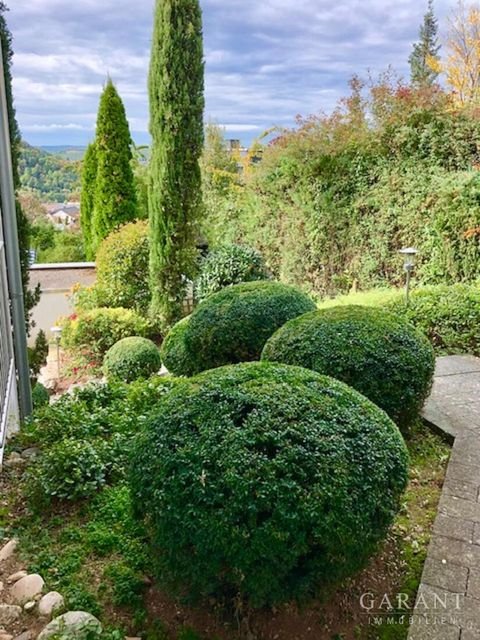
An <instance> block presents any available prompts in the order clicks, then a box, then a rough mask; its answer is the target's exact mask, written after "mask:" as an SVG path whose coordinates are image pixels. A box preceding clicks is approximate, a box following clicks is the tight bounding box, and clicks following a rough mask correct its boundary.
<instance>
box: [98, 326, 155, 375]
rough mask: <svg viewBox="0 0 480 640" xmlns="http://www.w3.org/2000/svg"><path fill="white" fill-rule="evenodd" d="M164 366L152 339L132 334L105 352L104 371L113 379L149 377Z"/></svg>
mask: <svg viewBox="0 0 480 640" xmlns="http://www.w3.org/2000/svg"><path fill="white" fill-rule="evenodd" d="M161 366H162V360H161V358H160V352H159V350H158V348H157V346H156V345H155V343H153V342H152V341H151V340H147V338H139V337H138V336H132V337H131V338H123V340H119V341H118V342H116V343H115V344H114V345H113V347H111V348H110V349H109V350H108V351H107V353H106V354H105V359H104V361H103V373H104V375H105V376H106V377H107V378H109V379H111V378H116V379H118V380H123V381H124V382H132V381H133V380H138V379H139V378H148V377H150V376H151V375H152V374H154V373H157V372H158V370H159V369H160V367H161Z"/></svg>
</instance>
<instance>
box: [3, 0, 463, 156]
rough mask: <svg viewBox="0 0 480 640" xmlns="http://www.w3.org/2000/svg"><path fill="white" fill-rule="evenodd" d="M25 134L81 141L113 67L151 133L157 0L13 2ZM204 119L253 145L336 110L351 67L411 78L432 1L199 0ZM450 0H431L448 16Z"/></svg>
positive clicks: (133, 120) (142, 127) (135, 119)
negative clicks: (299, 119) (297, 120)
mask: <svg viewBox="0 0 480 640" xmlns="http://www.w3.org/2000/svg"><path fill="white" fill-rule="evenodd" d="M7 4H9V6H10V13H9V14H8V16H7V19H8V22H9V26H10V29H11V31H12V33H13V37H14V48H15V59H14V69H13V71H14V90H15V98H16V107H17V114H18V119H19V122H20V126H21V128H22V132H23V136H24V138H25V139H26V140H27V141H28V142H30V143H32V144H45V145H48V144H50V145H55V144H84V143H86V142H87V141H88V140H89V139H90V138H91V137H92V135H93V130H94V126H95V116H96V109H97V106H98V98H99V94H100V92H101V89H102V84H103V82H104V80H105V77H106V75H107V74H110V76H111V77H112V78H113V80H114V81H115V82H116V84H117V86H118V89H119V91H120V93H121V95H122V97H123V99H124V101H125V105H126V108H127V113H128V117H129V120H130V124H131V129H132V133H133V136H134V138H135V140H136V141H137V142H145V141H148V134H147V130H148V104H147V96H146V76H147V70H148V60H149V50H150V38H151V30H152V13H153V4H154V0H134V1H133V2H132V0H75V1H72V0H7ZM201 4H202V7H203V12H204V34H205V57H206V99H207V109H206V119H207V120H208V119H211V120H214V121H216V122H218V123H219V124H222V125H224V126H225V128H226V130H227V132H228V137H239V138H241V139H242V140H243V141H244V142H249V141H250V140H251V139H252V138H254V137H255V136H256V135H258V134H259V133H261V132H262V131H263V130H264V129H266V128H268V127H270V126H272V125H289V124H291V123H292V122H293V119H294V117H295V115H296V114H302V115H308V114H311V113H318V112H320V111H329V110H331V108H332V107H333V105H334V104H335V102H336V101H337V99H338V98H339V97H341V96H342V95H345V92H346V85H347V82H348V79H349V77H350V76H351V75H352V74H353V73H359V74H360V75H362V74H366V73H367V71H368V70H370V71H371V72H373V73H374V74H375V73H377V72H379V71H381V70H384V69H385V68H386V67H388V65H392V66H393V67H394V68H395V69H397V70H398V71H399V72H400V73H403V74H405V75H406V74H407V73H408V66H407V59H408V55H409V52H410V50H411V45H412V42H413V41H414V40H415V39H416V37H417V33H418V28H419V25H420V23H421V21H422V17H423V14H424V13H425V7H426V0H425V1H423V0H335V1H332V0H201ZM454 4H455V0H436V12H437V15H438V17H439V18H440V21H441V23H444V22H445V16H446V15H447V14H448V12H449V11H450V10H451V8H452V7H453V6H454Z"/></svg>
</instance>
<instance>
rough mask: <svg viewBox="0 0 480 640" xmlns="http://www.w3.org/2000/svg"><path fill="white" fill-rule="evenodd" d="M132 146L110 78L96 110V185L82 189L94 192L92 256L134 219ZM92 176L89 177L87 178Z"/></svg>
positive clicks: (134, 196)
mask: <svg viewBox="0 0 480 640" xmlns="http://www.w3.org/2000/svg"><path fill="white" fill-rule="evenodd" d="M131 145H132V139H131V137H130V129H129V126H128V121H127V116H126V114H125V107H124V106H123V102H122V100H121V98H120V96H119V95H118V92H117V90H116V88H115V86H114V84H113V82H112V81H111V80H110V79H109V80H108V82H107V84H106V87H105V89H104V91H103V93H102V96H101V98H100V105H99V108H98V117H97V131H96V138H95V149H96V154H95V156H96V158H95V160H96V169H97V170H96V175H95V186H94V187H93V186H88V185H85V184H84V190H86V191H87V192H88V191H90V190H94V207H93V216H92V223H91V231H92V232H91V242H92V245H91V252H92V253H94V252H95V251H96V249H97V247H98V244H99V243H100V242H101V241H102V240H103V239H104V238H106V237H107V236H108V234H109V233H110V232H111V231H112V230H113V229H115V228H116V227H118V226H119V225H121V224H124V223H125V222H129V221H131V220H134V219H135V217H136V214H137V197H136V191H135V181H134V178H133V170H132V166H131V161H132V150H131ZM92 164H95V161H92ZM93 168H94V167H93V166H91V167H90V168H89V173H90V172H93ZM84 177H85V179H86V178H87V176H84ZM92 177H93V176H92V175H89V176H88V178H89V179H91V178H92Z"/></svg>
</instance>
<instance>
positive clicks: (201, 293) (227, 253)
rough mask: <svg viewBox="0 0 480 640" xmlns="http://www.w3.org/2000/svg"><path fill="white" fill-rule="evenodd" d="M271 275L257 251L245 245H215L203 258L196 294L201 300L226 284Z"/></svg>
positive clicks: (259, 278)
mask: <svg viewBox="0 0 480 640" xmlns="http://www.w3.org/2000/svg"><path fill="white" fill-rule="evenodd" d="M270 277H271V276H270V274H269V271H268V269H267V266H266V264H265V260H264V259H263V256H262V254H261V253H260V252H259V251H257V250H256V249H253V247H247V246H246V245H239V244H228V245H225V246H223V247H219V248H218V249H214V250H213V251H211V252H210V253H209V254H208V256H207V257H206V258H204V259H203V260H202V263H201V267H200V275H199V276H198V278H197V280H196V281H195V287H194V291H195V297H196V298H197V300H199V301H202V300H204V299H205V298H208V296H210V295H212V293H216V292H217V291H220V290H221V289H223V288H224V287H227V286H229V285H232V284H240V283H241V282H254V281H256V280H269V279H270Z"/></svg>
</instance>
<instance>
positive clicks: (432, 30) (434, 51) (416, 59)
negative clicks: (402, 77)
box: [408, 0, 440, 87]
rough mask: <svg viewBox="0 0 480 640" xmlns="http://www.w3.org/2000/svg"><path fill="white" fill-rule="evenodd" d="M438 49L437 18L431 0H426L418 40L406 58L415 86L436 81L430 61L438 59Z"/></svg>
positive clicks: (435, 74) (436, 75) (436, 77)
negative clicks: (407, 58) (426, 4)
mask: <svg viewBox="0 0 480 640" xmlns="http://www.w3.org/2000/svg"><path fill="white" fill-rule="evenodd" d="M439 51H440V45H439V44H438V20H437V19H436V17H435V13H434V11H433V0H428V11H427V13H426V14H425V16H424V19H423V24H422V26H421V27H420V37H419V41H418V42H416V43H415V44H414V45H413V51H412V53H411V55H410V58H409V60H408V61H409V63H410V71H411V73H410V75H411V80H412V83H413V84H414V85H415V86H419V87H425V86H431V85H433V84H434V82H436V81H437V79H438V73H437V72H436V71H435V70H434V69H432V65H431V61H432V60H438V59H439V56H438V52H439ZM429 62H430V64H429Z"/></svg>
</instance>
